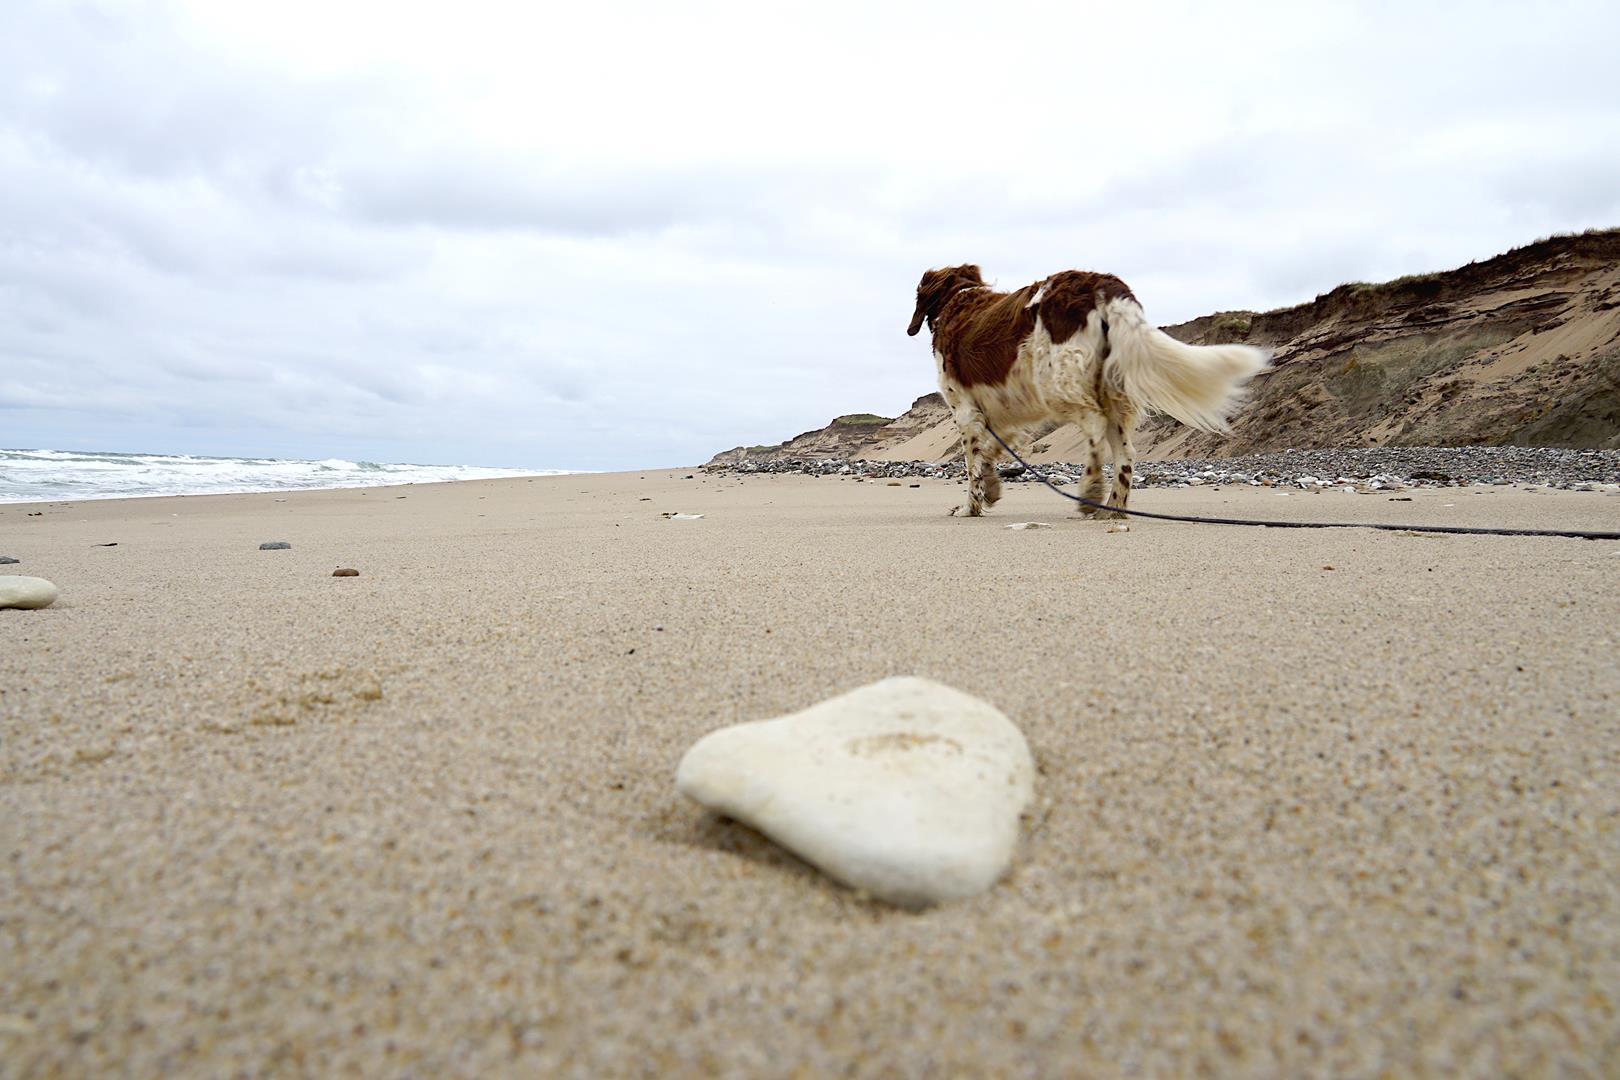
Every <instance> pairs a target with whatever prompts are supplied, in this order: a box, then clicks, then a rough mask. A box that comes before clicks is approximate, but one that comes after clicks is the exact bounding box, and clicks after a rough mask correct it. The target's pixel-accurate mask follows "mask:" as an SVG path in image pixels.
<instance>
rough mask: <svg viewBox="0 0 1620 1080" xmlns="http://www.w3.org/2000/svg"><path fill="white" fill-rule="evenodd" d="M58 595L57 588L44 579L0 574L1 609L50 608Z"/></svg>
mask: <svg viewBox="0 0 1620 1080" xmlns="http://www.w3.org/2000/svg"><path fill="white" fill-rule="evenodd" d="M56 595H57V594H56V586H55V585H52V584H51V583H50V582H48V581H46V580H45V579H44V578H42V577H22V576H21V575H19V574H0V608H42V607H50V606H51V605H52V604H54V603H56Z"/></svg>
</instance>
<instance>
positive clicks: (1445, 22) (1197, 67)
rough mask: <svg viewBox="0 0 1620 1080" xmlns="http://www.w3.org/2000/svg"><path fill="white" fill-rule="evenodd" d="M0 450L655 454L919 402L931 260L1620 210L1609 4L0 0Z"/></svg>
mask: <svg viewBox="0 0 1620 1080" xmlns="http://www.w3.org/2000/svg"><path fill="white" fill-rule="evenodd" d="M0 13H3V17H0V446H5V447H50V448H58V449H83V450H90V449H99V450H149V451H160V452H184V453H212V454H224V455H239V454H244V455H274V456H296V457H317V458H319V457H331V456H341V457H349V458H361V459H371V460H379V461H414V462H430V463H454V464H480V465H506V466H518V467H556V468H587V469H591V468H636V467H643V466H655V465H673V464H686V463H694V462H698V461H702V460H706V459H707V458H708V457H709V456H710V455H711V454H712V453H714V452H715V451H717V450H721V449H724V448H726V447H730V446H733V445H737V444H739V443H758V442H777V441H779V440H781V439H785V438H788V437H789V436H792V435H794V434H797V433H798V432H800V431H803V430H805V429H808V428H812V427H818V426H820V425H822V424H824V423H825V422H826V421H827V420H828V419H830V418H831V417H833V416H834V415H836V414H839V413H844V412H856V411H872V412H881V413H885V414H888V415H896V414H898V413H899V412H900V411H902V410H903V409H905V407H906V406H907V405H908V404H910V402H911V400H912V399H913V398H914V397H916V396H917V395H919V394H922V393H926V392H929V391H931V390H932V389H934V386H933V368H932V361H931V359H930V357H929V352H928V346H927V343H926V342H927V339H926V337H919V338H915V339H913V338H907V337H906V336H905V334H904V330H905V325H906V322H907V320H908V318H909V316H910V314H911V305H912V297H913V291H914V289H915V287H916V282H917V278H918V277H919V276H920V274H921V272H922V271H923V270H924V269H926V268H928V267H930V266H939V265H945V264H951V263H957V262H969V261H970V262H977V263H979V264H981V265H982V266H983V267H984V269H985V272H986V275H987V276H988V277H990V278H991V279H992V280H994V281H996V282H998V283H1000V284H1002V285H1005V286H1017V285H1020V284H1023V283H1024V282H1026V281H1029V280H1032V279H1035V278H1038V277H1042V276H1044V275H1046V274H1048V273H1051V272H1052V271H1055V270H1060V269H1066V268H1071V267H1072V268H1084V269H1095V270H1108V271H1111V272H1113V273H1117V274H1119V275H1120V276H1122V277H1124V278H1125V279H1126V280H1127V281H1128V282H1130V283H1131V285H1132V286H1133V288H1134V289H1135V291H1136V293H1137V295H1138V296H1140V297H1141V298H1142V300H1143V302H1144V304H1145V305H1146V307H1147V310H1148V314H1149V316H1150V317H1151V318H1153V319H1155V320H1156V321H1158V322H1160V323H1169V322H1174V321H1178V320H1181V319H1185V318H1190V317H1192V316H1195V315H1199V314H1203V313H1206V312H1209V311H1213V310H1217V309H1223V308H1235V307H1247V308H1260V309H1265V308H1271V307H1277V306H1280V305H1285V304H1291V303H1296V302H1300V301H1304V300H1309V299H1310V298H1311V297H1313V296H1314V295H1316V294H1317V293H1319V292H1322V291H1325V290H1327V289H1329V288H1331V287H1333V286H1334V285H1337V284H1339V283H1341V282H1343V281H1347V280H1380V279H1385V278H1389V277H1394V276H1397V275H1400V274H1405V273H1413V272H1417V271H1424V270H1436V269H1443V268H1447V267H1451V266H1454V265H1458V264H1460V263H1464V262H1467V261H1468V260H1470V259H1474V258H1483V257H1486V256H1489V255H1492V254H1495V253H1497V252H1500V251H1503V250H1505V249H1507V248H1509V247H1512V246H1515V245H1518V244H1522V243H1526V242H1529V241H1531V240H1534V239H1536V238H1538V237H1540V236H1544V235H1546V234H1548V233H1552V232H1556V231H1565V230H1572V229H1581V228H1585V227H1589V226H1606V225H1616V224H1620V84H1617V83H1616V77H1615V72H1614V52H1615V48H1616V42H1620V5H1615V4H1613V3H1612V0H1611V2H1609V3H1602V4H1600V3H1590V4H1586V3H1557V2H1552V3H1548V2H1542V3H1536V4H1520V5H1504V6H1501V7H1493V6H1492V5H1489V4H1484V3H1467V4H1457V5H1448V4H1441V3H1421V4H1420V3H1416V2H1413V0H1405V2H1403V3H1396V4H1387V5H1385V4H1374V3H1367V4H1348V5H1330V4H1318V3H1308V4H1301V3H1277V4H1256V3H1241V2H1232V0H1227V2H1223V3H1220V4H1211V3H1206V2H1199V3H1186V4H1181V3H1141V2H1133V3H1130V4H1119V3H1108V4H1098V5H1089V4H1085V3H1079V2H1074V0H1067V2H1064V3H1061V4H1059V3H1050V4H1042V5H1034V6H1029V7H1024V6H1021V5H1018V4H1013V3H989V2H985V0H981V2H979V3H975V4H972V5H952V4H949V3H942V2H940V0H931V2H928V3H923V4H915V5H911V4H907V5H904V6H902V5H888V4H881V3H876V2H875V0H861V2H856V3H851V4H845V3H841V2H837V0H815V2H813V3H806V4H791V5H790V4H776V3H770V2H768V0H748V2H744V3H737V4H719V5H710V4H695V3H687V2H682V3H645V4H644V3H639V2H636V0H623V2H619V3H612V4H577V3H570V4H552V3H545V2H541V3H538V4H531V5H525V4H516V3H510V2H506V0H501V2H493V3H486V2H482V0H456V2H454V3H449V2H443V3H434V4H413V3H409V2H401V0H389V2H378V3H370V2H365V3H348V2H341V0H279V2H277V3H275V4H247V3H227V2H223V0H196V2H181V0H150V2H142V0H131V2H115V0H102V2H85V3H77V2H63V3H49V2H36V0H0Z"/></svg>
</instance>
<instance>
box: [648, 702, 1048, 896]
mask: <svg viewBox="0 0 1620 1080" xmlns="http://www.w3.org/2000/svg"><path fill="white" fill-rule="evenodd" d="M1034 776H1035V767H1034V762H1033V761H1032V760H1031V758H1030V753H1029V744H1028V743H1026V742H1025V741H1024V736H1023V734H1022V733H1021V732H1020V731H1019V730H1018V729H1017V728H1016V727H1014V726H1013V723H1012V721H1010V720H1008V719H1007V718H1006V717H1005V716H1003V715H1002V714H1001V712H1000V711H998V710H997V709H996V708H995V707H994V706H992V705H990V704H988V703H987V702H984V701H980V700H979V699H978V698H974V697H970V696H968V695H967V694H964V693H962V692H961V691H958V690H953V689H951V688H950V687H948V686H944V685H941V684H940V683H936V682H933V681H931V680H928V679H920V678H912V677H899V678H890V679H884V680H883V681H882V682H877V683H873V684H872V685H870V686H864V687H861V688H860V689H859V690H853V691H851V692H849V693H847V694H843V695H840V696H839V697H835V698H832V699H830V700H828V701H823V702H821V703H820V704H819V705H813V706H811V707H810V708H808V709H805V710H804V711H803V712H797V713H793V714H791V715H788V716H783V717H778V718H776V719H774V720H760V721H756V722H754V723H748V724H738V725H735V726H734V727H728V728H722V729H720V730H719V731H715V732H712V733H711V734H709V735H707V736H705V737H704V738H703V739H701V740H699V741H698V743H697V744H696V745H695V746H693V747H692V748H691V749H690V750H688V751H687V753H686V756H685V757H684V758H682V759H681V764H680V768H679V770H678V771H677V773H676V777H675V784H676V786H677V787H678V788H679V789H680V791H681V792H682V793H683V794H685V795H688V796H690V797H691V798H693V799H696V800H697V801H698V802H700V803H702V804H703V805H704V806H706V807H708V808H709V809H711V810H714V811H717V812H718V813H721V814H724V815H726V816H727V817H731V818H735V819H736V820H738V821H740V822H742V823H743V824H745V825H749V826H752V827H753V828H755V829H758V830H759V831H760V832H762V833H764V834H765V835H766V836H768V837H770V838H771V839H772V840H774V841H776V842H777V843H778V844H781V845H782V846H783V847H785V848H787V849H788V850H789V851H792V852H793V853H794V854H796V855H798V856H799V857H800V858H802V859H804V860H805V861H806V862H809V863H811V864H812V865H814V866H816V867H818V868H820V869H821V870H822V871H824V872H825V873H827V874H828V875H829V876H831V877H833V878H835V879H837V880H839V881H842V882H843V883H844V884H846V885H849V886H851V887H853V888H856V889H860V890H863V891H865V892H868V893H871V894H872V895H873V896H877V897H879V898H881V899H884V900H887V901H889V902H890V903H894V904H900V905H903V906H907V907H920V906H922V905H925V904H931V903H935V902H938V901H941V900H952V899H958V898H961V897H967V896H973V895H975V894H977V893H981V892H983V891H984V890H986V889H988V888H989V887H990V886H991V885H994V884H995V883H996V881H997V880H998V879H999V878H1000V877H1001V875H1002V874H1003V873H1005V872H1006V870H1007V866H1008V864H1009V863H1010V862H1011V861H1012V855H1013V849H1014V848H1015V847H1016V846H1017V843H1018V819H1019V815H1020V814H1022V813H1023V811H1024V809H1025V808H1026V807H1027V806H1028V805H1029V801H1030V799H1031V798H1032V796H1033V794H1034V783H1035V780H1034Z"/></svg>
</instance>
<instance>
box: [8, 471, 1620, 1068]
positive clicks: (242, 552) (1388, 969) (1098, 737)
mask: <svg viewBox="0 0 1620 1080" xmlns="http://www.w3.org/2000/svg"><path fill="white" fill-rule="evenodd" d="M688 475H690V476H691V477H692V479H685V477H687V476H688ZM859 479H861V478H857V477H845V478H843V479H842V480H840V479H835V478H810V477H798V476H772V475H756V476H730V475H719V474H715V473H712V472H707V473H706V472H704V471H702V470H700V469H696V468H693V469H685V470H682V469H676V470H669V469H660V470H647V471H636V472H625V473H609V474H603V473H594V474H570V475H564V476H553V477H532V478H515V479H496V480H467V481H455V482H449V483H440V484H424V483H418V484H414V485H408V486H400V487H396V488H395V489H394V490H392V491H387V492H382V491H377V490H375V489H372V488H362V489H327V490H320V491H288V492H276V493H261V494H234V495H219V496H213V497H210V498H207V499H198V498H194V497H189V496H187V497H171V499H170V501H168V502H165V501H164V500H163V499H162V498H157V499H146V498H143V499H138V500H127V501H125V500H90V501H85V502H80V503H78V504H76V505H74V506H72V507H63V508H61V509H56V510H49V511H46V512H44V513H43V514H42V516H39V517H29V516H27V513H28V511H29V509H32V508H33V507H32V506H30V505H29V504H7V505H6V506H4V507H0V554H8V555H13V556H18V557H20V558H22V560H23V561H22V562H21V564H19V565H16V566H8V567H6V569H7V570H10V571H14V572H17V573H21V574H28V575H37V576H41V577H45V578H48V579H50V580H51V581H53V582H55V584H56V585H57V586H58V587H59V588H60V590H61V599H60V600H58V601H57V603H56V604H55V605H53V606H52V607H50V608H47V609H44V610H41V611H0V689H3V690H4V693H3V694H0V846H3V847H4V848H5V849H6V851H7V852H8V853H10V857H9V858H8V859H7V860H3V861H0V986H3V987H4V988H5V992H4V998H3V1000H0V1060H5V1061H7V1062H8V1063H11V1064H12V1065H13V1066H14V1067H16V1068H17V1069H18V1070H20V1072H21V1073H22V1074H24V1075H32V1074H49V1073H56V1072H62V1073H77V1074H86V1073H95V1072H105V1071H116V1070H120V1069H121V1070H125V1071H129V1072H133V1073H142V1074H151V1073H168V1074H182V1073H189V1074H203V1073H206V1074H222V1073H234V1072H267V1071H295V1072H298V1071H302V1072H318V1073H337V1072H343V1071H357V1072H363V1073H366V1074H377V1073H388V1074H393V1073H401V1072H413V1073H459V1074H475V1073H476V1074H488V1075H506V1074H510V1075H534V1074H537V1073H542V1074H544V1073H552V1074H556V1073H572V1074H581V1075H623V1074H636V1073H647V1072H657V1073H663V1074H667V1075H694V1074H705V1075H716V1074H725V1075H740V1074H753V1075H760V1074H771V1075H779V1074H790V1073H792V1072H793V1071H794V1070H795V1069H799V1070H801V1071H804V1072H809V1073H838V1072H845V1071H848V1072H852V1073H854V1074H856V1075H882V1074H885V1073H893V1072H904V1071H918V1070H922V1069H934V1070H938V1071H943V1072H952V1071H956V1072H965V1073H978V1074H987V1073H988V1074H1008V1075H1040V1074H1046V1075H1051V1074H1054V1073H1066V1072H1067V1073H1074V1072H1085V1071H1088V1070H1090V1071H1104V1072H1121V1073H1124V1072H1135V1073H1139V1074H1158V1075H1164V1074H1185V1073H1188V1072H1194V1071H1197V1070H1199V1069H1209V1070H1214V1071H1225V1072H1247V1073H1272V1074H1276V1073H1291V1074H1298V1073H1336V1074H1341V1075H1342V1074H1347V1073H1377V1072H1379V1071H1382V1070H1389V1071H1392V1072H1395V1073H1397V1074H1406V1073H1413V1072H1423V1071H1426V1070H1432V1071H1447V1072H1468V1073H1494V1074H1503V1073H1514V1072H1517V1073H1537V1072H1545V1071H1557V1070H1560V1069H1562V1070H1565V1071H1575V1072H1582V1071H1585V1072H1594V1073H1602V1072H1605V1071H1607V1070H1609V1069H1610V1068H1611V1067H1612V1065H1613V1064H1614V1062H1615V1061H1616V1060H1620V1042H1617V1036H1616V1030H1617V1029H1616V1026H1615V1021H1614V1007H1615V1004H1614V1003H1615V1002H1616V1001H1617V1000H1620V893H1617V892H1616V890H1615V888H1614V882H1615V881H1616V880H1620V849H1617V847H1616V845H1615V844H1614V828H1613V826H1614V823H1615V822H1616V821H1620V792H1617V791H1615V790H1614V785H1613V784H1612V783H1611V782H1610V778H1612V776H1613V775H1614V774H1615V772H1616V770H1617V768H1620V730H1617V729H1616V728H1615V725H1614V723H1613V717H1614V715H1615V714H1616V711H1617V709H1620V660H1617V657H1620V630H1617V627H1620V585H1617V584H1616V582H1617V580H1620V577H1617V574H1616V569H1617V567H1620V554H1617V553H1620V545H1616V544H1613V543H1610V542H1592V541H1579V540H1560V539H1540V538H1537V539H1517V538H1513V539H1510V538H1497V537H1445V538H1436V537H1430V536H1417V535H1407V534H1400V533H1373V532H1364V531H1360V530H1356V531H1351V532H1344V533H1315V532H1312V533H1297V532H1289V531H1282V530H1266V529H1241V528H1222V527H1207V526H1195V525H1182V524H1174V523H1158V522H1151V521H1150V522H1144V523H1141V524H1137V523H1135V522H1133V523H1132V531H1131V532H1129V533H1126V534H1111V533H1108V532H1107V531H1106V525H1105V523H1102V522H1092V521H1086V520H1082V519H1079V518H1077V517H1074V516H1072V515H1070V514H1068V513H1067V510H1066V508H1065V507H1064V506H1063V505H1062V502H1063V501H1062V500H1060V499H1058V498H1057V497H1056V496H1054V495H1052V494H1051V493H1050V492H1047V491H1045V490H1044V489H1041V488H1039V487H1031V486H1029V485H1009V486H1008V489H1007V493H1006V496H1005V498H1004V499H1003V501H1002V503H1001V504H1000V505H999V506H998V507H997V508H996V509H995V510H994V511H993V512H992V513H991V514H990V515H988V516H986V517H984V518H980V519H962V518H949V517H946V516H945V511H946V509H947V508H948V507H949V506H950V505H951V504H952V503H954V502H956V501H959V500H960V497H961V488H960V487H959V486H958V485H957V484H956V483H955V482H954V481H950V480H945V479H933V478H920V479H913V480H910V481H906V482H905V483H903V484H900V485H899V486H889V483H888V482H883V483H872V482H870V481H867V482H857V480H859ZM912 484H916V485H917V486H916V487H913V486H911V485H912ZM1405 496H1406V497H1410V499H1411V501H1410V502H1405V501H1401V502H1391V501H1389V499H1390V498H1391V497H1392V496H1389V495H1387V494H1386V493H1377V494H1367V495H1362V496H1360V497H1357V498H1349V497H1335V496H1334V495H1323V496H1320V497H1317V496H1312V495H1310V494H1309V493H1307V492H1304V491H1300V490H1297V489H1296V490H1293V491H1282V490H1274V489H1264V488H1253V487H1248V486H1246V485H1245V486H1228V487H1223V488H1221V489H1219V490H1217V489H1215V488H1214V487H1210V486H1194V487H1189V488H1158V487H1155V488H1147V489H1144V490H1142V491H1141V492H1139V493H1138V496H1137V498H1135V499H1133V508H1140V509H1144V510H1150V511H1152V510H1168V511H1170V512H1178V513H1180V512H1185V513H1195V514H1197V513H1206V514H1207V513H1216V514H1243V515H1247V516H1267V515H1271V516H1278V517H1284V516H1290V517H1291V516H1307V517H1316V518H1319V519H1328V518H1335V519H1342V518H1346V517H1355V518H1357V519H1362V520H1373V519H1395V520H1410V521H1412V522H1414V523H1432V522H1437V521H1443V522H1457V523H1461V524H1505V525H1515V524H1522V525H1532V526H1535V525H1543V524H1553V525H1557V526H1560V527H1569V528H1585V529H1597V528H1613V527H1615V523H1616V521H1617V520H1620V499H1616V498H1612V497H1607V496H1605V495H1603V494H1601V493H1598V492H1577V491H1561V490H1540V491H1528V490H1525V489H1523V488H1514V487H1504V486H1478V487H1463V488H1440V489H1429V488H1414V489H1412V490H1410V491H1408V492H1406V493H1405ZM1448 503H1449V504H1452V505H1450V506H1447V505H1446V504H1448ZM1284 509H1286V513H1284V512H1283V511H1284ZM675 512H680V513H695V514H702V515H703V517H702V518H701V519H698V520H682V521H674V520H666V519H664V518H663V517H662V516H661V515H663V514H664V513H675ZM1032 519H1033V520H1043V521H1048V522H1051V523H1052V524H1053V525H1054V527H1053V528H1052V529H1046V530H1034V531H1027V532H1020V531H1013V530H1009V529H1007V528H1006V526H1007V525H1009V524H1013V523H1017V522H1020V521H1026V520H1032ZM270 540H287V541H289V542H290V543H291V544H292V548H291V550H286V551H260V550H258V547H257V545H258V544H259V543H261V542H264V541H270ZM104 544H116V546H111V547H104V546H100V545H104ZM336 567H353V568H356V569H358V571H359V576H358V577H352V578H334V577H332V576H331V575H332V570H333V569H334V568H336ZM892 674H916V675H922V676H926V677H929V678H933V679H937V680H939V681H942V682H945V683H947V684H948V685H951V686H954V687H957V688H959V689H961V690H963V691H965V692H967V693H971V694H974V695H976V696H979V697H982V698H984V699H985V700H987V701H990V702H991V703H993V704H994V705H996V706H997V707H998V708H999V709H1001V710H1002V711H1003V712H1005V713H1006V714H1007V715H1008V716H1009V717H1010V718H1011V719H1012V720H1013V721H1014V722H1015V723H1016V724H1017V725H1018V726H1019V727H1020V729H1021V730H1022V731H1023V732H1024V733H1025V736H1026V738H1027V739H1028V740H1029V743H1030V745H1031V747H1032V749H1033V751H1034V753H1035V756H1036V760H1037V765H1038V777H1037V781H1036V803H1035V806H1034V808H1033V809H1032V811H1031V812H1030V814H1029V815H1028V816H1027V817H1026V819H1025V821H1024V824H1023V832H1022V836H1021V839H1020V845H1019V850H1018V853H1017V855H1016V857H1015V859H1014V864H1013V869H1012V872H1011V874H1010V875H1009V877H1008V878H1007V879H1006V880H1004V881H1002V882H1001V883H999V884H998V885H996V886H995V887H993V888H992V889H991V890H990V891H989V892H987V893H986V894H984V895H983V896H981V897H977V898H974V899H972V900H968V901H964V902H961V903H956V904H946V905H943V906H940V907H937V908H932V909H928V910H926V911H924V912H922V913H915V914H914V913H909V912H902V911H898V910H895V909H891V908H888V907H886V906H884V905H881V904H877V903H874V902H871V901H868V900H865V899H862V898H861V897H859V896H857V895H855V894H853V893H851V892H849V891H847V890H845V889H843V888H841V887H840V886H837V885H835V884H833V883H832V882H830V881H828V880H827V879H826V878H824V877H822V876H821V875H819V874H817V873H815V872H814V871H812V870H810V869H809V868H808V867H806V866H804V865H803V864H802V863H799V862H798V861H797V860H795V859H793V858H791V857H790V856H787V855H785V854H784V853H782V852H781V851H780V850H779V849H777V848H775V847H773V846H772V845H770V844H769V843H768V842H766V841H764V840H763V839H761V838H760V837H758V836H757V835H754V834H752V833H750V832H748V831H747V830H745V829H742V828H740V827H738V826H735V825H732V824H729V823H727V822H724V821H721V820H718V819H716V818H713V817H711V816H708V815H706V814H704V813H703V812H702V811H701V810H700V809H699V808H698V807H696V806H695V805H694V804H692V803H690V802H688V801H686V800H684V799H683V798H681V797H680V796H679V795H678V794H677V793H676V792H675V790H674V783H673V777H674V767H675V764H676V762H678V760H679V758H680V756H681V754H682V753H683V752H684V751H685V749H686V748H687V747H689V746H690V745H691V744H692V743H693V742H695V741H696V740H697V739H698V738H699V737H701V736H702V735H703V734H705V733H707V732H709V731H712V730H714V729H715V728H718V727H721V726H724V725H727V724H731V723H735V722H739V721H743V720H753V719H762V718H765V717H770V716H777V715H782V714H784V713H788V712H792V711H796V710H798V709H802V708H804V707H806V706H808V705H810V704H813V703H815V702H817V701H820V700H824V699H825V698H827V697H830V696H832V695H833V694H836V693H839V692H842V691H845V690H849V689H852V688H854V687H856V686H860V685H864V684H866V683H868V682H872V681H875V680H876V679H878V678H882V677H884V676H886V675H892Z"/></svg>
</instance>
